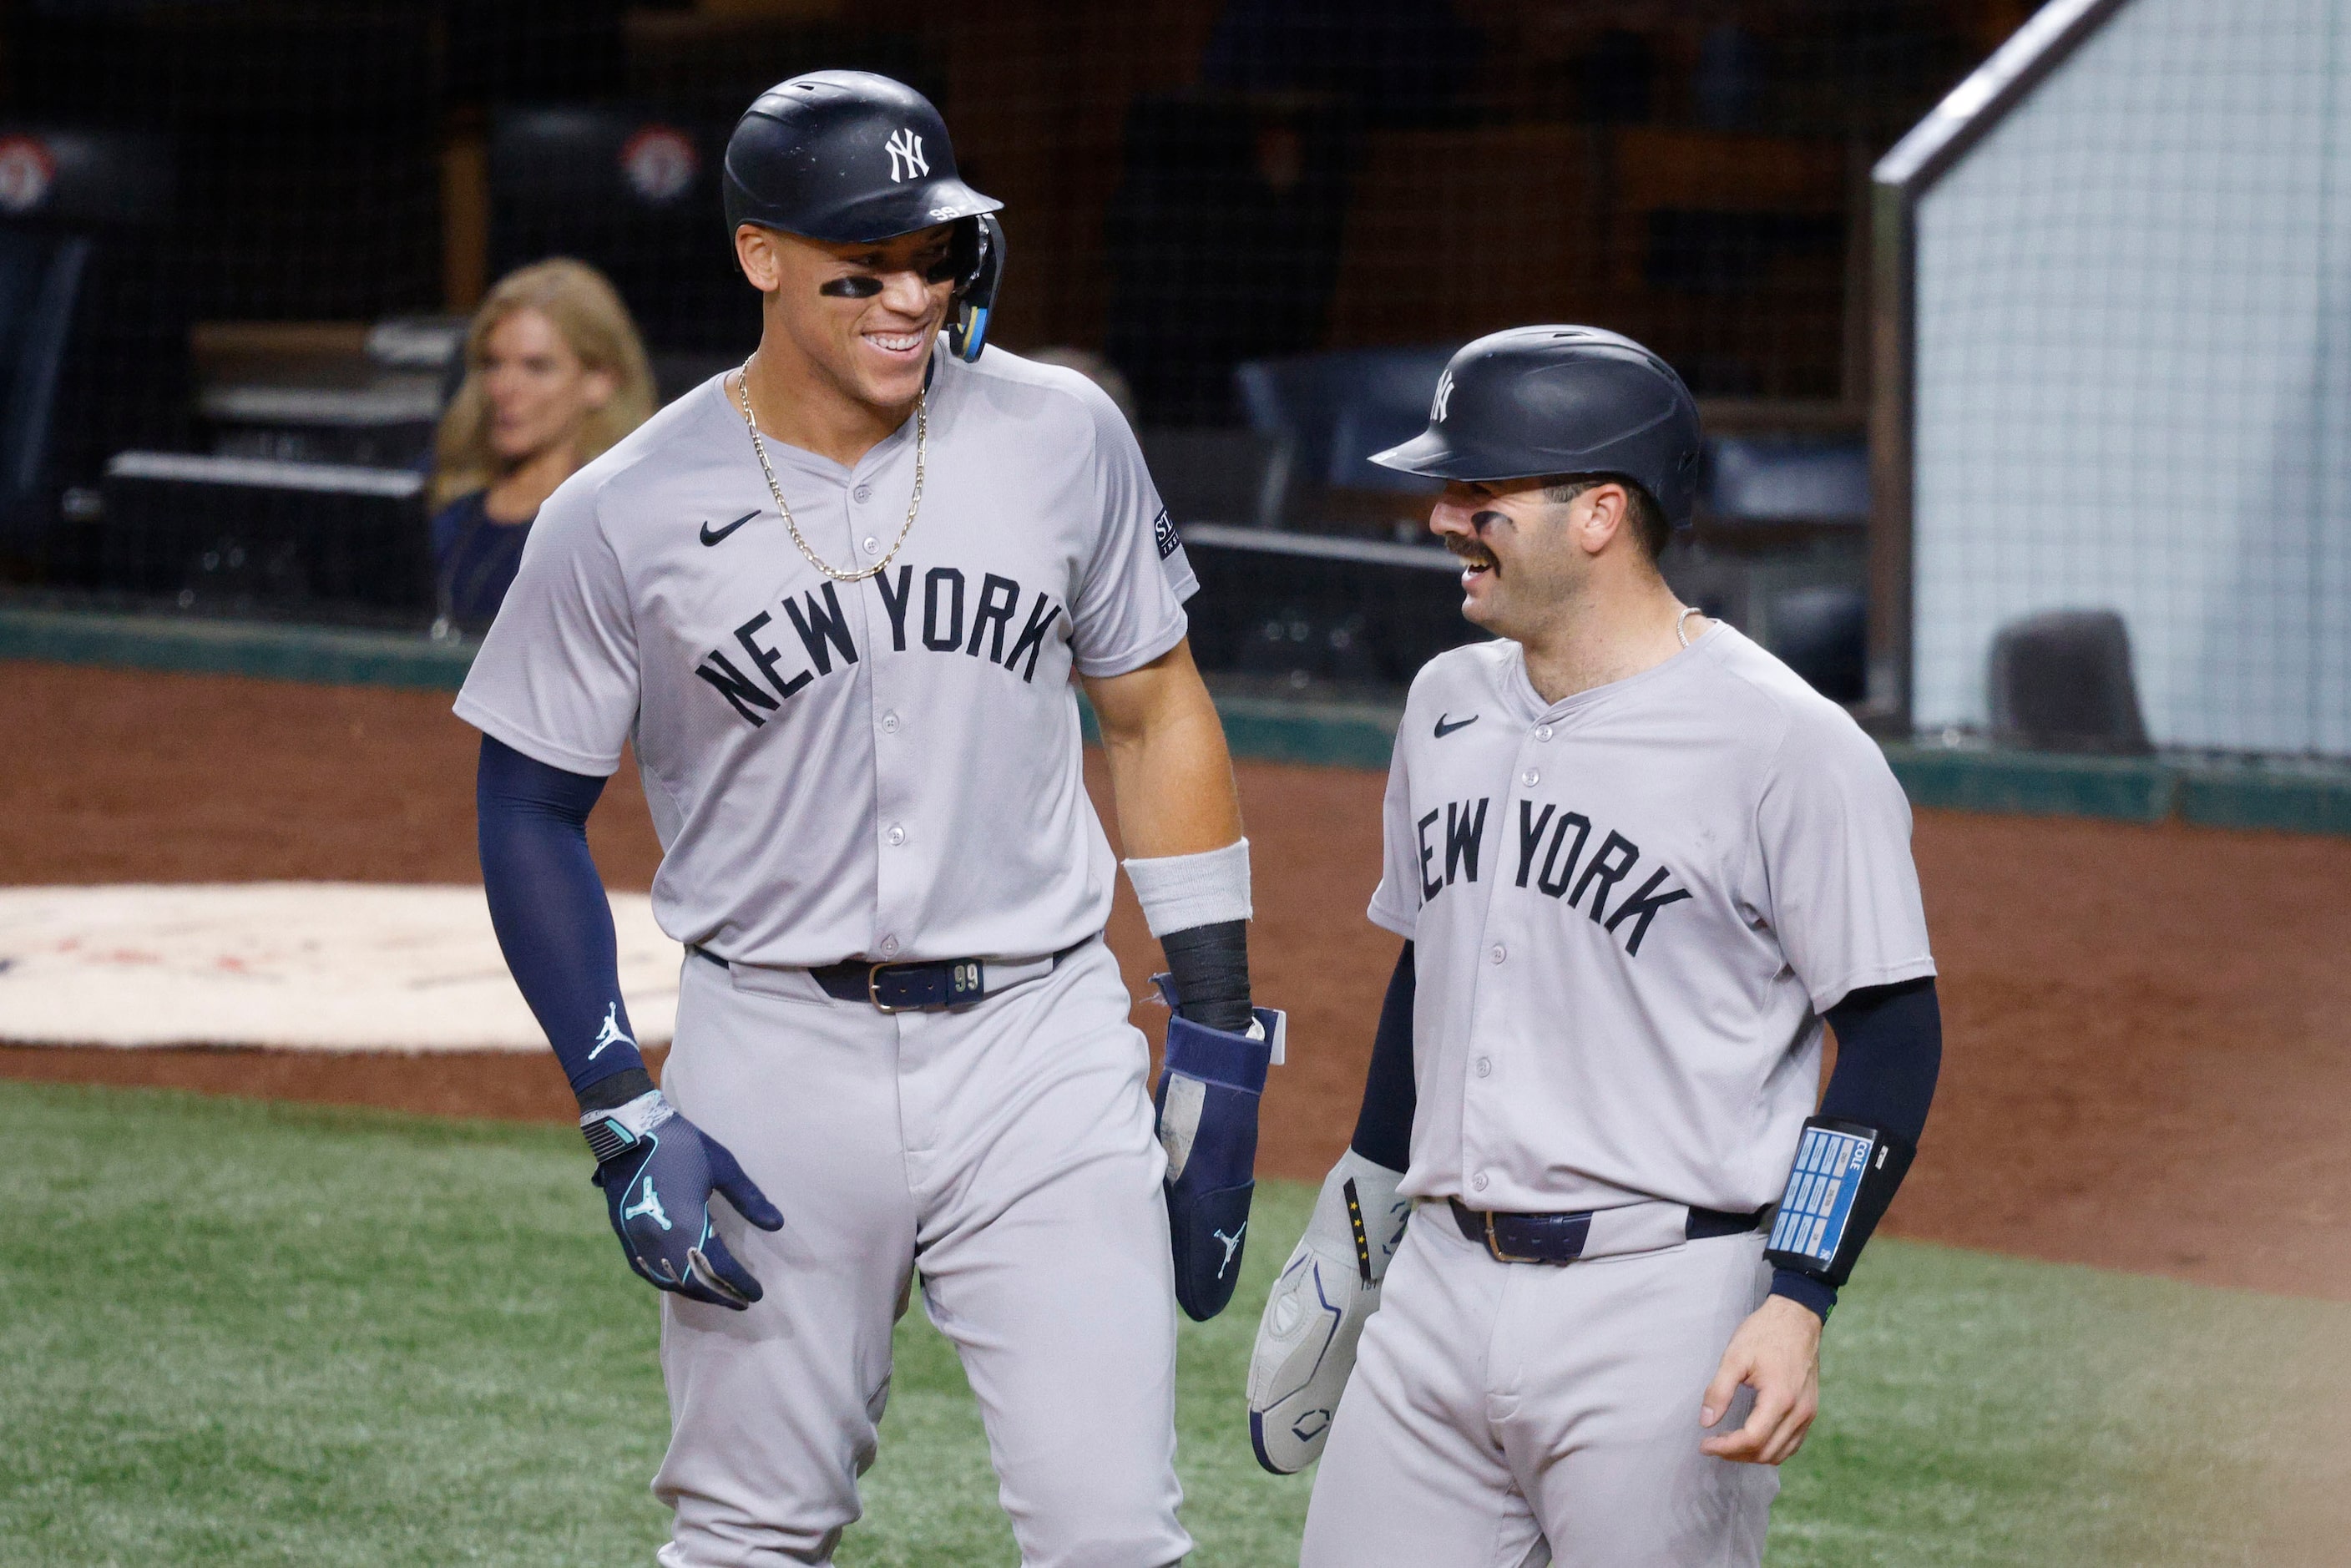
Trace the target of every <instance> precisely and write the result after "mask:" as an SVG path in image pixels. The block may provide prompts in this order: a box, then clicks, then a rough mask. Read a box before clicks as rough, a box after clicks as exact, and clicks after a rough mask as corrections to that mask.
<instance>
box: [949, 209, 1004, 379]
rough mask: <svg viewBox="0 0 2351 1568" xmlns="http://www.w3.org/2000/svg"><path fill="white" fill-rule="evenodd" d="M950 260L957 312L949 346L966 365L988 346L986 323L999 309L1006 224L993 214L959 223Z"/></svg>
mask: <svg viewBox="0 0 2351 1568" xmlns="http://www.w3.org/2000/svg"><path fill="white" fill-rule="evenodd" d="M952 243H953V247H954V248H953V249H952V251H951V252H950V253H949V261H950V263H951V265H952V266H953V267H954V268H955V272H954V277H955V279H956V306H955V315H954V317H953V319H951V320H950V321H949V322H948V325H947V348H948V350H950V351H952V352H953V353H954V355H955V357H956V359H958V360H961V361H965V362H966V363H967V364H968V363H969V362H971V361H974V360H977V359H978V358H979V356H980V352H981V350H985V349H986V348H987V323H988V318H989V316H990V315H991V314H992V313H993V312H994V310H995V308H996V288H997V285H998V283H1000V282H1002V281H1003V278H1004V225H1002V224H1000V223H998V221H997V219H996V214H994V213H983V214H980V215H979V216H977V217H973V218H966V219H964V220H963V221H962V222H960V223H958V224H956V232H955V238H954V240H953V242H952Z"/></svg>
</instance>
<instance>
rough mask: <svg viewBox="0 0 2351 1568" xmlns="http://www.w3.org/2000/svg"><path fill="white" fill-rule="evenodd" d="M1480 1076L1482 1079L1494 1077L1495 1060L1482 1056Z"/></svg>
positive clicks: (1479, 1068) (1480, 1059)
mask: <svg viewBox="0 0 2351 1568" xmlns="http://www.w3.org/2000/svg"><path fill="white" fill-rule="evenodd" d="M1478 1076H1479V1077H1480V1078H1491V1077H1493V1076H1494V1059H1493V1058H1492V1057H1490V1056H1481V1057H1479V1059H1478Z"/></svg>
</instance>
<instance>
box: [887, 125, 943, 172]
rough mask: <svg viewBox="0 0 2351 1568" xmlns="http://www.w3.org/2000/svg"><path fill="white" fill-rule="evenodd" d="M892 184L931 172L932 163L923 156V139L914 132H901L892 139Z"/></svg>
mask: <svg viewBox="0 0 2351 1568" xmlns="http://www.w3.org/2000/svg"><path fill="white" fill-rule="evenodd" d="M884 145H886V146H887V147H888V148H889V149H890V183H892V184H893V185H894V184H897V183H900V182H902V181H905V180H911V179H913V178H914V176H915V175H917V174H927V173H929V172H931V164H930V161H929V160H928V159H926V158H925V157H924V156H923V139H922V138H921V137H919V136H917V135H915V134H914V131H912V130H906V131H900V132H898V134H897V135H895V136H893V137H892V138H890V140H889V141H888V142H886V143H885V144H884Z"/></svg>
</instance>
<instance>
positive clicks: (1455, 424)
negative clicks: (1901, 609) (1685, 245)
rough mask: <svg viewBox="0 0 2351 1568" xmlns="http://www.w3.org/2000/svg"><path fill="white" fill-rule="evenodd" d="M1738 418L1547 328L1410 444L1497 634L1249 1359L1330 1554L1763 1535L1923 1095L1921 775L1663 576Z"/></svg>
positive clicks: (1463, 664) (1435, 765)
mask: <svg viewBox="0 0 2351 1568" xmlns="http://www.w3.org/2000/svg"><path fill="white" fill-rule="evenodd" d="M1699 440H1700V437H1699V426H1698V411H1697V407H1696V405H1695V403H1694V402H1692V401H1691V399H1690V396H1689V393H1688V392H1687V389H1686V388H1685V387H1684V386H1683V385H1682V382H1681V380H1680V378H1679V377H1678V376H1677V375H1676V374H1675V373H1674V372H1673V371H1672V370H1671V368H1670V367H1668V366H1667V364H1666V363H1665V361H1662V360H1660V359H1658V358H1657V357H1656V355H1655V354H1652V353H1650V352H1649V351H1648V350H1646V349H1644V348H1642V347H1641V346H1640V345H1639V344H1637V343H1635V342H1633V341H1631V340H1628V339H1625V338H1622V337H1619V336H1617V335H1616V334H1614V333H1612V332H1605V331H1601V330H1598V329H1591V328H1579V327H1531V328H1520V329H1513V330H1510V331H1506V332H1499V333H1495V334H1493V335H1492V336H1490V337H1487V338H1481V339H1479V340H1477V341H1476V342H1473V343H1471V344H1469V345H1468V346H1467V347H1466V348H1464V349H1462V350H1460V352H1459V353H1458V354H1456V355H1455V356H1454V357H1453V360H1452V361H1451V363H1450V364H1449V365H1448V366H1447V369H1446V371H1445V373H1444V375H1443V377H1442V378H1441V379H1440V381H1439V382H1438V383H1437V393H1436V396H1435V399H1434V401H1433V402H1432V405H1431V408H1430V413H1429V423H1428V427H1427V429H1426V431H1425V432H1424V433H1423V434H1421V435H1420V436H1418V437H1417V438H1416V439H1415V440H1413V441H1410V442H1407V443H1405V444H1403V445H1401V446H1398V447H1395V448H1393V449H1391V450H1390V451H1387V452H1384V453H1381V454H1380V455H1378V456H1377V457H1376V458H1374V461H1376V462H1379V463H1383V464H1385V465H1388V466H1390V467H1394V468H1398V469H1402V470H1404V471H1405V472H1407V473H1414V474H1421V475H1426V476H1431V477H1434V478H1437V479H1441V480H1443V481H1444V482H1445V491H1444V494H1443V495H1442V496H1441V497H1439V498H1438V500H1437V504H1436V507H1435V508H1434V510H1433V512H1432V514H1431V516H1430V519H1429V526H1430V528H1432V529H1434V530H1435V531H1436V533H1437V535H1438V536H1439V537H1440V538H1442V539H1443V540H1444V541H1445V543H1446V545H1447V547H1448V548H1449V549H1452V550H1453V552H1454V553H1455V554H1456V555H1458V556H1459V557H1460V558H1461V560H1462V573H1461V581H1462V593H1463V613H1464V614H1466V615H1467V616H1468V618H1469V619H1470V620H1471V621H1473V622H1476V623H1478V624H1479V626H1482V627H1484V628H1485V629H1486V630H1488V631H1489V632H1493V633H1495V639H1494V640H1493V641H1491V642H1488V643H1476V644H1472V645H1470V646H1468V647H1465V648H1459V649H1456V650H1454V651H1453V652H1450V653H1444V654H1441V655H1439V656H1438V657H1437V659H1435V660H1433V661H1431V662H1430V664H1428V665H1427V667H1426V668H1425V669H1424V670H1422V671H1421V673H1420V675H1419V677H1418V678H1417V679H1416V681H1415V682H1414V684H1413V688H1412V693H1411V696H1410V698H1409V699H1408V701H1407V703H1406V705H1405V713H1404V717H1403V719H1402V722H1401V724H1400V726H1399V727H1398V730H1397V735H1396V743H1395V757H1394V760H1393V763H1392V765H1391V768H1390V772H1389V778H1388V790H1387V798H1386V803H1385V810H1384V826H1385V833H1384V841H1385V849H1384V867H1383V875H1382V878H1381V881H1380V884H1379V888H1378V891H1377V892H1376V893H1375V894H1374V895H1373V899H1372V904H1371V912H1370V913H1371V918H1372V920H1373V921H1374V923H1375V924H1377V925H1382V926H1384V927H1385V928H1386V929H1388V930H1390V931H1392V932H1394V933H1395V934H1396V935H1397V936H1401V937H1403V938H1404V939H1405V946H1404V951H1403V953H1402V955H1401V956H1400V957H1399V959H1398V961H1397V965H1396V968H1395V975H1394V977H1392V978H1391V980H1390V982H1389V987H1388V993H1387V1001H1386V1004H1385V1006H1384V1008H1383V1009H1382V1011H1381V1015H1380V1022H1379V1028H1378V1032H1377V1036H1376V1038H1375V1040H1374V1046H1373V1057H1372V1068H1371V1072H1370V1075H1369V1079H1368V1081H1367V1082H1366V1085H1365V1092H1364V1107H1363V1111H1362V1113H1361V1115H1360V1116H1359V1118H1358V1120H1357V1124H1356V1128H1355V1132H1354V1135H1353V1139H1352V1141H1351V1145H1350V1147H1349V1149H1348V1152H1347V1154H1346V1155H1345V1156H1344V1157H1343V1159H1342V1161H1341V1162H1340V1165H1339V1166H1338V1167H1337V1168H1335V1169H1334V1170H1333V1171H1332V1173H1331V1176H1330V1178H1329V1180H1328V1181H1327V1182H1326V1184H1325V1186H1324V1188H1323V1194H1322V1201H1321V1202H1320V1203H1319V1204H1318V1205H1317V1207H1316V1209H1315V1212H1314V1217H1313V1218H1312V1219H1311V1222H1310V1224H1309V1227H1308V1231H1307V1235H1306V1237H1305V1239H1303V1240H1302V1241H1301V1243H1300V1245H1299V1248H1298V1249H1297V1250H1296V1251H1295V1252H1294V1253H1293V1254H1292V1255H1291V1258H1290V1262H1289V1264H1288V1266H1287V1267H1286V1268H1285V1270H1284V1271H1283V1273H1282V1275H1281V1278H1280V1281H1279V1282H1278V1283H1277V1284H1276V1286H1275V1289H1274V1291H1273V1293H1272V1295H1271V1297H1270V1300H1269V1301H1268V1302H1267V1305H1266V1310H1265V1313H1264V1317H1263V1320H1262V1321H1261V1322H1260V1325H1259V1337H1258V1343H1257V1352H1256V1355H1255V1357H1254V1359H1253V1361H1252V1364H1251V1367H1250V1376H1249V1407H1250V1423H1251V1433H1252V1436H1253V1437H1254V1439H1255V1441H1256V1445H1257V1450H1258V1455H1259V1459H1260V1460H1261V1461H1262V1462H1263V1463H1264V1464H1265V1465H1266V1467H1267V1468H1268V1469H1273V1470H1277V1471H1284V1472H1286V1471H1293V1470H1297V1469H1302V1468H1304V1467H1305V1466H1306V1465H1307V1464H1309V1463H1311V1462H1313V1461H1314V1460H1315V1459H1316V1458H1318V1457H1319V1458H1320V1459H1321V1469H1320V1472H1319V1473H1318V1474H1317V1476H1316V1478H1315V1482H1314V1492H1313V1498H1312V1500H1311V1506H1310V1509H1309V1512H1308V1516H1307V1524H1306V1538H1305V1543H1304V1550H1303V1555H1302V1563H1304V1565H1305V1568H1341V1565H1344V1568H1386V1565H1393V1568H1429V1565H1432V1564H1442V1565H1443V1568H1532V1565H1534V1564H1540V1563H1570V1564H1577V1565H1579V1568H1583V1565H1589V1568H1602V1565H1606V1568H1683V1565H1688V1568H1698V1565H1699V1564H1705V1565H1708V1568H1716V1565H1721V1564H1729V1565H1738V1564H1753V1563H1760V1562H1761V1555H1762V1551H1763V1541H1764V1531H1765V1526H1766V1523H1767V1521H1768V1518H1769V1513H1770V1508H1771V1499H1772V1496H1773V1494H1774V1493H1775V1491H1776V1490H1777V1472H1776V1471H1775V1470H1774V1469H1772V1468H1771V1467H1773V1466H1776V1465H1778V1464H1779V1463H1781V1462H1782V1461H1783V1460H1784V1459H1786V1458H1788V1457H1789V1456H1791V1455H1792V1454H1793V1453H1794V1452H1795V1451H1796V1449H1797V1447H1798V1446H1799V1445H1800V1444H1801V1443H1802V1441H1803V1437H1804V1433H1805V1431H1806V1429H1807V1428H1808V1427H1809V1426H1810V1424H1811V1422H1812V1419H1813V1414H1814V1411H1815V1409H1816V1407H1817V1396H1818V1380H1819V1343H1820V1336H1821V1331H1822V1325H1823V1322H1825V1320H1826V1319H1827V1317H1828V1314H1829V1312H1830V1310H1831V1308H1832V1307H1833V1305H1834V1302H1835V1300H1836V1291H1837V1288H1838V1287H1839V1286H1841V1285H1842V1284H1843V1283H1844V1281H1845V1279H1846V1277H1847V1275H1849V1273H1850V1272H1851V1270H1852V1268H1853V1264H1854V1260H1855V1256H1856V1255H1857V1254H1858V1252H1859V1251H1860V1249H1861V1247H1862V1244H1863V1243H1864V1242H1865V1240H1866V1239H1867V1238H1868V1235H1869V1232H1870V1230H1871V1228H1872V1227H1873V1226H1874V1225H1875V1224H1876V1220H1877V1218H1878V1216H1879V1215H1881V1214H1882V1213H1883V1212H1884V1210H1885V1207H1886V1202H1887V1201H1888V1200H1889V1199H1890V1198H1891V1197H1892V1196H1893V1192H1894V1189H1895V1186H1896V1184H1897V1183H1898V1182H1899V1181H1900V1179H1901V1176H1902V1174H1903V1172H1904V1170H1905V1169H1906V1168H1907V1165H1908V1163H1909V1160H1910V1157H1911V1154H1912V1152H1913V1150H1914V1149H1915V1148H1916V1145H1917V1138H1918V1135H1919V1133H1920V1131H1921V1129H1922V1128H1923V1127H1924V1124H1925V1122H1926V1116H1927V1109H1928V1103H1929V1101H1930V1100H1931V1098H1932V1096H1933V1092H1934V1084H1935V1078H1936V1073H1937V1069H1938V1062H1939V1060H1940V1025H1939V1020H1938V1012H1937V1009H1936V1005H1935V999H1934V988H1933V975H1934V960H1933V957H1932V956H1931V955H1930V953H1929V951H1928V939H1927V927H1926V920H1925V915H1924V914H1923V913H1922V910H1921V907H1920V902H1919V896H1918V883H1917V873H1916V871H1915V869H1914V868H1913V866H1912V863H1911V860H1910V853H1909V829H1910V816H1909V809H1908V806H1907V802H1906V801H1905V800H1904V799H1903V796H1902V792H1901V789H1900V788H1899V787H1898V786H1897V785H1896V782H1895V780H1894V778H1893V775H1892V773H1891V771H1890V770H1889V769H1888V768H1887V767H1886V761H1885V759H1884V758H1883V757H1882V756H1881V755H1880V753H1879V752H1878V750H1877V748H1876V746H1875V745H1873V744H1872V743H1871V742H1870V740H1869V739H1868V737H1866V736H1865V735H1863V734H1862V732H1861V730H1860V728H1859V727H1857V726H1856V725H1855V723H1854V721H1853V720H1852V719H1851V718H1850V717H1848V716H1846V715H1845V714H1844V711H1843V710H1842V709H1840V708H1838V707H1837V706H1835V705H1834V704H1832V703H1830V702H1828V701H1827V700H1826V699H1824V698H1823V697H1821V696H1820V695H1817V694H1815V693H1814V692H1813V690H1812V689H1811V688H1810V687H1808V686H1807V685H1804V683H1803V682H1802V679H1800V678H1799V677H1798V676H1796V675H1795V674H1792V672H1791V671H1789V670H1788V669H1787V667H1786V666H1785V665H1783V664H1781V663H1780V662H1779V661H1778V660H1776V659H1774V658H1773V657H1772V656H1771V654H1770V653H1766V652H1765V651H1764V650H1762V649H1761V648H1760V647H1758V646H1757V645H1756V644H1754V643H1750V642H1749V641H1748V640H1747V639H1746V638H1744V637H1742V636H1740V633H1739V632H1737V631H1736V630H1734V629H1733V628H1732V627H1730V626H1729V625H1727V624H1723V623H1720V622H1711V621H1709V620H1708V618H1707V617H1705V616H1703V615H1701V614H1700V613H1699V612H1698V611H1696V610H1694V609H1691V608H1689V607H1687V606H1685V605H1683V604H1681V603H1680V602H1679V601H1677V599H1676V597H1675V595H1674V592H1673V591H1672V589H1671V588H1670V587H1669V586H1668V585H1667V582H1666V580H1664V578H1663V577H1662V576H1661V575H1660V574H1659V572H1658V570H1657V559H1658V556H1659V554H1660V553H1661V552H1662V550H1663V549H1665V547H1666V545H1667V542H1668V539H1669V538H1670V529H1671V528H1674V527H1677V526H1681V525H1683V524H1686V523H1687V522H1688V520H1689V518H1690V514H1691V508H1692V502H1693V495H1694V491H1695V488H1696V486H1695V479H1696V472H1697V465H1698V455H1699ZM1823 1019H1826V1020H1827V1022H1828V1023H1829V1024H1831V1025H1833V1026H1834V1029H1835V1030H1836V1032H1837V1040H1838V1051H1839V1054H1838V1062H1837V1069H1836V1071H1835V1073H1834V1076H1833V1077H1832V1079H1831V1081H1830V1082H1829V1085H1828V1087H1827V1090H1826V1092H1825V1094H1824V1096H1823V1100H1822V1103H1821V1104H1820V1107H1819V1113H1818V1114H1817V1115H1815V1114H1813V1092H1814V1089H1815V1087H1816V1086H1817V1084H1818V1082H1819V1077H1818V1073H1819V1063H1820V1050H1821V1040H1822V1030H1823ZM1775 1199H1776V1200H1778V1201H1777V1202H1776V1204H1775V1201H1774V1200H1775Z"/></svg>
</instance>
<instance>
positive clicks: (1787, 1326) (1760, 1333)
mask: <svg viewBox="0 0 2351 1568" xmlns="http://www.w3.org/2000/svg"><path fill="white" fill-rule="evenodd" d="M1741 1384H1745V1385H1748V1386H1749V1387H1751V1388H1753V1389H1754V1390H1755V1407H1754V1409H1753V1410H1752V1411H1751V1412H1750V1413H1749V1415H1748V1417H1747V1425H1745V1426H1744V1427H1740V1428H1739V1430H1737V1431H1736V1432H1726V1433H1723V1434H1722V1435H1720V1436H1719V1437H1708V1438H1707V1439H1706V1440H1705V1441H1703V1442H1701V1443H1700V1444H1699V1445H1698V1447H1699V1448H1701V1449H1703V1450H1704V1451H1705V1452H1707V1453H1709V1454H1712V1455H1713V1456H1714V1457H1715V1458H1719V1459H1735V1460H1738V1461H1739V1462H1740V1463H1742V1464H1750V1465H1776V1464H1779V1463H1781V1462H1782V1461H1783V1460H1786V1459H1790V1458H1794V1457H1795V1453H1796V1450H1797V1449H1798V1448H1802V1447H1803V1446H1804V1434H1805V1433H1807V1432H1809V1431H1811V1430H1812V1427H1813V1416H1817V1415H1819V1414H1820V1408H1821V1320H1820V1319H1819V1318H1817V1317H1815V1316H1813V1312H1812V1310H1811V1309H1810V1308H1809V1307H1802V1306H1799V1305H1797V1304H1796V1303H1795V1302H1794V1301H1790V1300H1788V1299H1787V1298H1786V1297H1785V1296H1769V1297H1766V1298H1765V1299H1764V1301H1763V1304H1762V1305H1761V1306H1760V1307H1758V1308H1756V1309H1755V1311H1754V1312H1750V1314H1748V1318H1747V1321H1746V1322H1743V1323H1740V1325H1739V1332H1738V1333H1735V1334H1732V1335H1731V1336H1730V1348H1729V1349H1728V1350H1726V1351H1724V1352H1723V1353H1722V1364H1721V1366H1720V1367H1719V1368H1717V1369H1716V1371H1715V1375H1714V1381H1713V1382H1712V1383H1709V1384H1708V1385H1706V1399H1705V1402H1704V1404H1703V1405H1702V1406H1700V1407H1699V1410H1698V1422H1699V1424H1700V1425H1701V1426H1706V1427H1711V1426H1713V1425H1714V1424H1715V1423H1716V1422H1718V1421H1719V1420H1721V1419H1722V1416H1723V1412H1724V1411H1726V1410H1728V1409H1729V1408H1730V1401H1731V1396H1734V1395H1736V1394H1737V1393H1738V1392H1739V1387H1740V1385H1741Z"/></svg>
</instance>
